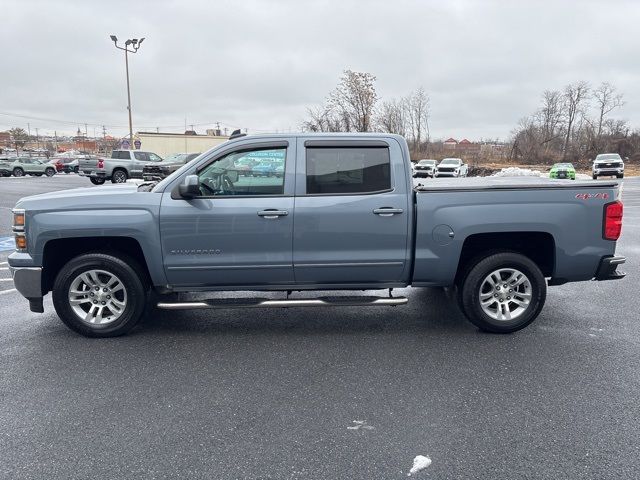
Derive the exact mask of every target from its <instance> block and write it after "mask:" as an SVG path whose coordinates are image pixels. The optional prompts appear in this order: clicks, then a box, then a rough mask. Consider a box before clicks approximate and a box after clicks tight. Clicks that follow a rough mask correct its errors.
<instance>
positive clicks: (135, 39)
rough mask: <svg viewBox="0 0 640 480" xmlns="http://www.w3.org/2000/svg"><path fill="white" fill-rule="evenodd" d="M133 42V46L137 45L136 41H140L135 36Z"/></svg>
mask: <svg viewBox="0 0 640 480" xmlns="http://www.w3.org/2000/svg"><path fill="white" fill-rule="evenodd" d="M131 43H132V44H133V46H134V47H135V46H136V43H138V39H137V38H134V39H133V40H131Z"/></svg>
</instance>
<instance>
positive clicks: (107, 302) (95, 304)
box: [69, 270, 127, 325]
mask: <svg viewBox="0 0 640 480" xmlns="http://www.w3.org/2000/svg"><path fill="white" fill-rule="evenodd" d="M69 305H70V306H71V309H72V310H73V311H74V313H75V314H76V315H77V316H78V318H80V320H82V321H83V322H85V323H88V324H90V325H105V324H108V323H111V322H114V321H116V320H117V319H118V318H120V316H121V315H122V312H124V310H125V308H126V306H127V290H126V288H125V287H124V284H123V283H122V281H121V280H120V279H119V278H118V277H117V276H115V275H114V274H113V273H110V272H107V271H105V270H87V271H86V272H83V273H81V274H80V275H78V276H77V277H76V278H75V279H74V280H73V282H71V286H70V287H69Z"/></svg>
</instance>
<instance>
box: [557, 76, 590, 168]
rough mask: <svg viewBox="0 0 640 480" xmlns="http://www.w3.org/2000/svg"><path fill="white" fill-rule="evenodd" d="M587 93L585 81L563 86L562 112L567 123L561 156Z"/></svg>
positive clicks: (567, 144)
mask: <svg viewBox="0 0 640 480" xmlns="http://www.w3.org/2000/svg"><path fill="white" fill-rule="evenodd" d="M588 95H589V84H588V83H587V82H585V81H579V82H575V83H572V84H569V85H567V86H566V87H564V92H563V95H562V96H563V100H564V112H565V119H566V123H567V127H566V132H565V139H564V147H563V148H562V158H566V156H567V151H568V148H569V142H570V140H571V134H572V133H573V128H574V123H575V121H576V119H577V118H578V114H579V113H581V111H582V107H583V104H584V102H585V100H586V99H587V98H588Z"/></svg>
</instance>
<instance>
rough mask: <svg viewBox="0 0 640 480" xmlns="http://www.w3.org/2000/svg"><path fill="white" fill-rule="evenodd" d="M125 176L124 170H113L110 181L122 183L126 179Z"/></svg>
mask: <svg viewBox="0 0 640 480" xmlns="http://www.w3.org/2000/svg"><path fill="white" fill-rule="evenodd" d="M127 177H128V176H127V172H125V171H124V170H121V169H118V170H114V171H113V174H112V176H111V183H124V182H126V181H127Z"/></svg>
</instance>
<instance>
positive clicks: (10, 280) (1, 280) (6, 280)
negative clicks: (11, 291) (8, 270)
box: [0, 278, 13, 282]
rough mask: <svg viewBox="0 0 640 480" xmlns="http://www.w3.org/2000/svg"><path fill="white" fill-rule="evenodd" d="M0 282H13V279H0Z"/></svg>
mask: <svg viewBox="0 0 640 480" xmlns="http://www.w3.org/2000/svg"><path fill="white" fill-rule="evenodd" d="M0 282H13V278H0Z"/></svg>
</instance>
